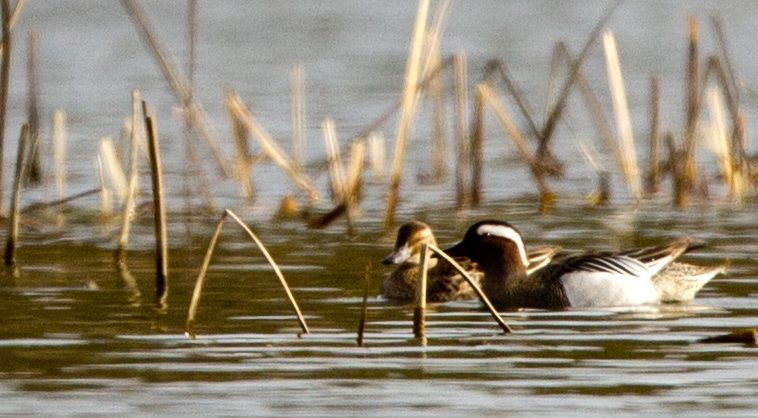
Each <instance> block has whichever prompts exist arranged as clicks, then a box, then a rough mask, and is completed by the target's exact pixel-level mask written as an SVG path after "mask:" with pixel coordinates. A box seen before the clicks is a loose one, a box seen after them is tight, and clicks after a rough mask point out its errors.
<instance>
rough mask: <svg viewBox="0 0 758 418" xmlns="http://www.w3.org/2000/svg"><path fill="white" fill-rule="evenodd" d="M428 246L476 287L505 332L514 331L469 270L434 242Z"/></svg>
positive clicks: (473, 287) (472, 286) (478, 293)
mask: <svg viewBox="0 0 758 418" xmlns="http://www.w3.org/2000/svg"><path fill="white" fill-rule="evenodd" d="M427 246H428V248H429V249H430V250H432V252H434V253H435V254H437V255H438V256H439V257H441V258H442V259H443V260H445V261H447V262H448V263H450V265H451V266H453V268H454V269H456V270H457V271H458V273H460V274H461V276H463V278H464V279H465V280H466V281H467V282H468V284H469V286H471V288H472V289H474V292H475V293H476V295H477V296H478V297H479V299H480V300H481V301H482V303H484V306H485V307H486V308H487V310H488V311H489V313H490V315H492V318H493V319H494V320H495V322H497V324H498V325H499V326H500V328H501V329H502V330H503V333H505V334H509V333H511V332H513V330H512V329H511V327H509V326H508V324H506V323H505V321H503V318H502V317H501V316H500V314H499V313H498V312H497V310H496V309H495V307H494V306H492V303H491V302H490V300H489V298H487V295H485V294H484V292H482V289H481V288H480V287H479V285H477V284H476V282H474V280H473V279H472V278H471V276H469V274H468V272H466V269H464V268H463V267H461V265H460V264H458V263H457V262H456V261H455V260H453V259H452V258H451V257H450V256H449V255H447V254H445V252H444V251H442V250H441V249H439V248H438V247H437V246H435V245H432V244H427ZM422 254H423V253H422Z"/></svg>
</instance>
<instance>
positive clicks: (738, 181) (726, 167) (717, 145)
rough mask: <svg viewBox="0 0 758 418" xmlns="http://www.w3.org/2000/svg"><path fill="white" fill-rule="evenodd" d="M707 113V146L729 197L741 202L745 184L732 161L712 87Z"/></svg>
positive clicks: (721, 108) (720, 106)
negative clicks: (708, 131)
mask: <svg viewBox="0 0 758 418" xmlns="http://www.w3.org/2000/svg"><path fill="white" fill-rule="evenodd" d="M707 103H708V113H709V114H710V119H711V123H710V128H711V129H710V130H711V135H710V136H709V137H708V139H709V145H710V148H711V150H712V151H713V153H714V154H715V155H716V159H717V161H718V163H719V168H720V171H721V178H722V179H723V181H724V185H726V186H727V188H728V189H729V197H730V198H731V199H735V200H737V201H741V200H742V199H743V197H744V195H745V193H746V186H747V184H746V182H745V181H744V179H743V178H742V175H741V174H742V173H741V171H740V170H739V165H738V164H736V163H735V161H734V153H733V150H732V146H731V145H732V142H731V141H730V140H729V133H728V130H727V128H726V121H725V120H726V118H725V116H724V105H723V103H722V100H721V95H720V94H719V91H718V89H716V88H715V87H712V88H710V89H708V92H707Z"/></svg>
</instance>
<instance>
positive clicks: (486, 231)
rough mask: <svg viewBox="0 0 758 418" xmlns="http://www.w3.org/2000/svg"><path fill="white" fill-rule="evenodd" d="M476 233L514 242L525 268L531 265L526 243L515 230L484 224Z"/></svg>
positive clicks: (504, 226)
mask: <svg viewBox="0 0 758 418" xmlns="http://www.w3.org/2000/svg"><path fill="white" fill-rule="evenodd" d="M476 233H477V234H478V235H480V236H482V235H495V236H498V237H502V238H505V239H508V240H511V241H513V242H514V243H515V244H516V247H518V253H519V255H520V256H521V262H522V263H524V266H528V265H529V257H527V255H526V247H525V246H524V241H523V240H522V239H521V234H519V233H518V232H516V230H515V229H513V228H511V227H509V226H506V225H492V224H484V225H481V226H480V227H479V228H477V230H476Z"/></svg>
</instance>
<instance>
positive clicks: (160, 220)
mask: <svg viewBox="0 0 758 418" xmlns="http://www.w3.org/2000/svg"><path fill="white" fill-rule="evenodd" d="M142 113H143V114H144V116H145V127H146V128H147V139H148V150H149V151H150V173H151V175H152V179H153V210H154V214H155V215H154V216H155V243H156V253H155V263H156V274H155V294H156V297H157V300H158V303H159V304H160V305H163V304H164V303H165V301H166V298H167V296H168V237H167V231H166V208H165V207H164V203H163V172H162V171H161V156H160V149H159V147H158V134H157V132H156V129H155V121H154V120H153V117H152V116H150V115H149V114H148V110H147V103H145V101H142Z"/></svg>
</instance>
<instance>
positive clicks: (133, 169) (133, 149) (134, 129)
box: [116, 90, 141, 263]
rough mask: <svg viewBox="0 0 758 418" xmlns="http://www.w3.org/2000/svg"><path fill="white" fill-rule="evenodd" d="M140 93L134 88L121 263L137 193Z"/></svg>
mask: <svg viewBox="0 0 758 418" xmlns="http://www.w3.org/2000/svg"><path fill="white" fill-rule="evenodd" d="M140 101H141V100H140V93H139V90H132V121H131V132H130V135H129V139H130V141H129V180H128V183H127V187H126V199H125V200H124V207H123V210H122V212H121V233H120V235H119V239H118V250H117V253H116V254H117V257H118V261H119V262H120V263H124V262H125V261H126V246H127V244H128V243H129V226H130V225H131V215H132V211H133V209H134V201H135V198H136V195H137V180H138V173H137V148H138V145H137V141H138V138H139V134H138V132H139V126H140V124H139V122H140V120H139V111H140Z"/></svg>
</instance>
